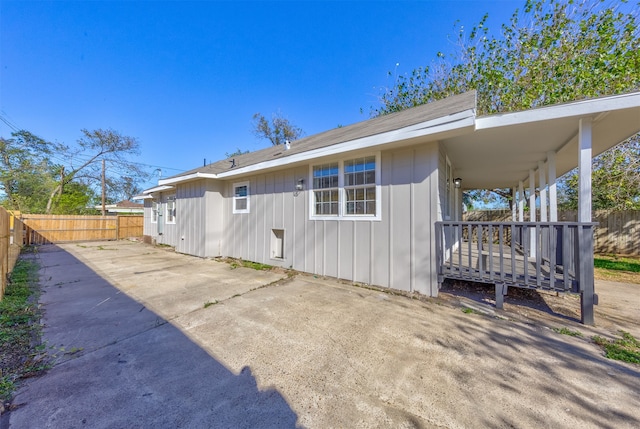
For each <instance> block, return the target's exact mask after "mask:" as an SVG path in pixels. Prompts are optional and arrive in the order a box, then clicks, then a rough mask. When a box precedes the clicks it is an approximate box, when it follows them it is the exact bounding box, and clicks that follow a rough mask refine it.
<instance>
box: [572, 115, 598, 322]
mask: <svg viewBox="0 0 640 429" xmlns="http://www.w3.org/2000/svg"><path fill="white" fill-rule="evenodd" d="M591 139H592V132H591V118H582V119H580V122H579V130H578V170H579V173H578V174H579V176H578V222H579V223H580V224H581V225H579V226H578V250H579V252H580V254H579V257H578V262H579V266H578V272H577V273H576V276H577V280H578V284H579V285H580V321H581V322H582V323H583V324H585V325H593V324H594V317H593V305H594V304H595V301H596V300H597V298H596V297H595V288H594V283H593V229H592V226H591V225H585V224H586V223H589V224H590V223H591V220H592V218H591V153H592V149H591V147H592V141H591Z"/></svg>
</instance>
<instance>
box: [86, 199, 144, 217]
mask: <svg viewBox="0 0 640 429" xmlns="http://www.w3.org/2000/svg"><path fill="white" fill-rule="evenodd" d="M93 208H94V209H96V210H102V205H101V204H98V205H97V206H94V207H93ZM104 209H105V212H106V214H107V215H119V214H137V215H141V214H143V213H144V204H140V203H134V202H133V201H128V200H122V201H118V202H117V203H115V204H105V206H104Z"/></svg>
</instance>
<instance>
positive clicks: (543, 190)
mask: <svg viewBox="0 0 640 429" xmlns="http://www.w3.org/2000/svg"><path fill="white" fill-rule="evenodd" d="M545 173H546V171H545V169H544V163H543V162H542V161H538V177H539V179H538V180H539V181H540V222H546V221H547V219H548V218H547V178H546V174H545Z"/></svg>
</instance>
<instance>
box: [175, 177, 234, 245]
mask: <svg viewBox="0 0 640 429" xmlns="http://www.w3.org/2000/svg"><path fill="white" fill-rule="evenodd" d="M222 189H223V184H222V183H221V182H219V181H213V180H204V179H203V180H197V181H193V182H187V183H183V184H180V185H179V186H177V189H176V224H177V225H178V228H177V231H176V233H177V236H176V240H177V245H176V251H177V252H180V253H187V254H190V255H195V256H200V257H214V256H221V253H220V242H221V239H222V215H223V212H222V194H221V191H222Z"/></svg>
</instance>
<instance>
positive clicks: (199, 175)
mask: <svg viewBox="0 0 640 429" xmlns="http://www.w3.org/2000/svg"><path fill="white" fill-rule="evenodd" d="M217 178H218V177H217V175H215V174H213V173H200V172H196V173H191V174H187V175H186V176H177V177H172V178H171V179H161V180H158V184H160V185H170V184H175V183H181V182H188V181H190V180H197V179H217Z"/></svg>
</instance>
